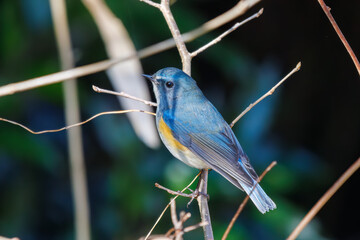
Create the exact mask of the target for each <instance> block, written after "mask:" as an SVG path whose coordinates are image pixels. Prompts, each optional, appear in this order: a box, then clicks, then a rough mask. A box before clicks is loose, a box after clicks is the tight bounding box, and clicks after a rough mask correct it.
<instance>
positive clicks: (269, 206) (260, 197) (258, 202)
mask: <svg viewBox="0 0 360 240" xmlns="http://www.w3.org/2000/svg"><path fill="white" fill-rule="evenodd" d="M240 185H241V187H242V188H243V189H244V191H245V192H246V193H247V195H249V196H250V199H251V200H252V202H253V203H254V204H255V206H256V207H257V209H258V210H259V211H260V212H261V213H263V214H264V213H266V212H268V211H270V210H273V209H275V208H276V204H275V203H274V202H273V201H272V200H271V198H269V196H268V195H266V193H265V192H264V190H263V189H262V188H261V187H260V185H259V184H257V185H256V187H255V189H254V190H253V186H251V187H249V186H247V185H245V184H241V183H240Z"/></svg>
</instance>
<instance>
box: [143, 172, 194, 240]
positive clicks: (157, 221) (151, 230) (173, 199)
mask: <svg viewBox="0 0 360 240" xmlns="http://www.w3.org/2000/svg"><path fill="white" fill-rule="evenodd" d="M200 174H201V172H199V173H198V174H197V175H196V176H195V177H194V179H193V180H192V181H191V182H190V183H189V184H188V185H187V186H186V187H184V189H183V190H181V192H184V191H185V190H186V189H188V188H189V187H190V186H191V185H192V184H193V183H194V182H195V180H196V179H197V178H198V177H199V175H200ZM177 197H178V196H175V197H174V198H172V199H171V200H170V202H169V203H168V204H167V205H166V207H165V208H164V210H163V211H162V212H161V214H160V216H159V217H158V219H157V220H156V222H155V223H154V225H153V226H152V228H151V229H150V231H149V232H148V234H147V235H146V237H145V239H144V240H147V239H148V238H149V236H150V235H151V233H152V232H153V231H154V229H155V227H156V225H157V224H158V223H159V221H160V219H161V218H162V216H163V215H164V213H165V212H166V210H167V209H168V208H169V206H170V204H171V203H172V202H173V201H175V199H176V198H177Z"/></svg>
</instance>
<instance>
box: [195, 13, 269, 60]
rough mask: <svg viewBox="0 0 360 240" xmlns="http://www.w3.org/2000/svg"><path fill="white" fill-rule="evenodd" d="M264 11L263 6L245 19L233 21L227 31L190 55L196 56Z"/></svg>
mask: <svg viewBox="0 0 360 240" xmlns="http://www.w3.org/2000/svg"><path fill="white" fill-rule="evenodd" d="M263 12H264V8H261V9H260V10H259V11H258V12H257V13H255V14H253V15H251V16H250V17H248V18H247V19H245V20H244V21H242V22H238V23H235V25H234V26H232V27H231V28H230V29H228V30H227V31H225V32H224V33H222V34H221V35H220V36H218V37H217V38H215V39H214V40H212V41H211V42H209V43H208V44H206V45H204V46H202V47H201V48H199V49H198V50H196V51H194V52H192V53H191V54H190V56H191V57H195V56H197V55H198V54H199V53H201V52H203V51H205V50H206V49H208V48H209V47H211V46H213V45H215V44H217V43H218V42H220V41H221V40H222V39H223V38H224V37H226V36H227V35H229V34H230V33H232V32H233V31H235V30H236V29H237V28H238V27H240V26H242V25H244V24H245V23H247V22H249V21H251V20H253V19H255V18H258V17H260V15H261V14H263Z"/></svg>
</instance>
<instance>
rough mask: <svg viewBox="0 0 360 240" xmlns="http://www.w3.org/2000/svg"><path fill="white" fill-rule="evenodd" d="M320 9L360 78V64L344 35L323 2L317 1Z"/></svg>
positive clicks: (321, 0)
mask: <svg viewBox="0 0 360 240" xmlns="http://www.w3.org/2000/svg"><path fill="white" fill-rule="evenodd" d="M318 2H319V4H320V6H321V8H322V9H323V11H324V13H325V14H326V16H327V17H328V19H329V21H330V23H331V25H332V26H333V28H334V29H335V31H336V33H337V35H338V36H339V38H340V40H341V42H342V43H343V44H344V46H345V48H346V50H347V51H348V53H349V55H350V57H351V59H352V61H353V63H354V64H355V67H356V70H357V71H358V73H359V76H360V63H359V60H358V59H357V57H356V55H355V53H354V51H353V50H352V48H351V46H350V44H349V43H348V41H347V40H346V38H345V36H344V34H343V33H342V32H341V30H340V28H339V26H338V25H337V23H336V21H335V19H334V17H333V16H332V15H331V13H330V10H331V9H330V8H329V7H328V6H326V4H325V2H324V1H323V0H318Z"/></svg>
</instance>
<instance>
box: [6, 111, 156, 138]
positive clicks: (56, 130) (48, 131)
mask: <svg viewBox="0 0 360 240" xmlns="http://www.w3.org/2000/svg"><path fill="white" fill-rule="evenodd" d="M130 112H141V113H146V114H150V115H153V116H155V115H156V114H155V113H152V112H147V111H144V110H139V109H130V110H120V111H108V112H101V113H98V114H96V115H94V116H92V117H90V118H88V119H87V120H85V121H83V122H79V123H75V124H72V125H69V126H66V127H63V128H59V129H52V130H43V131H38V132H36V131H33V130H31V129H30V128H28V127H26V126H24V125H22V124H20V123H17V122H15V121H11V120H8V119H6V118H0V121H3V122H8V123H11V124H13V125H17V126H19V127H22V128H23V129H25V130H26V131H28V132H30V133H32V134H43V133H53V132H60V131H63V130H67V129H69V128H73V127H77V126H80V125H83V124H85V123H87V122H89V121H91V120H93V119H94V118H97V117H99V116H102V115H111V114H123V113H130Z"/></svg>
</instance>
